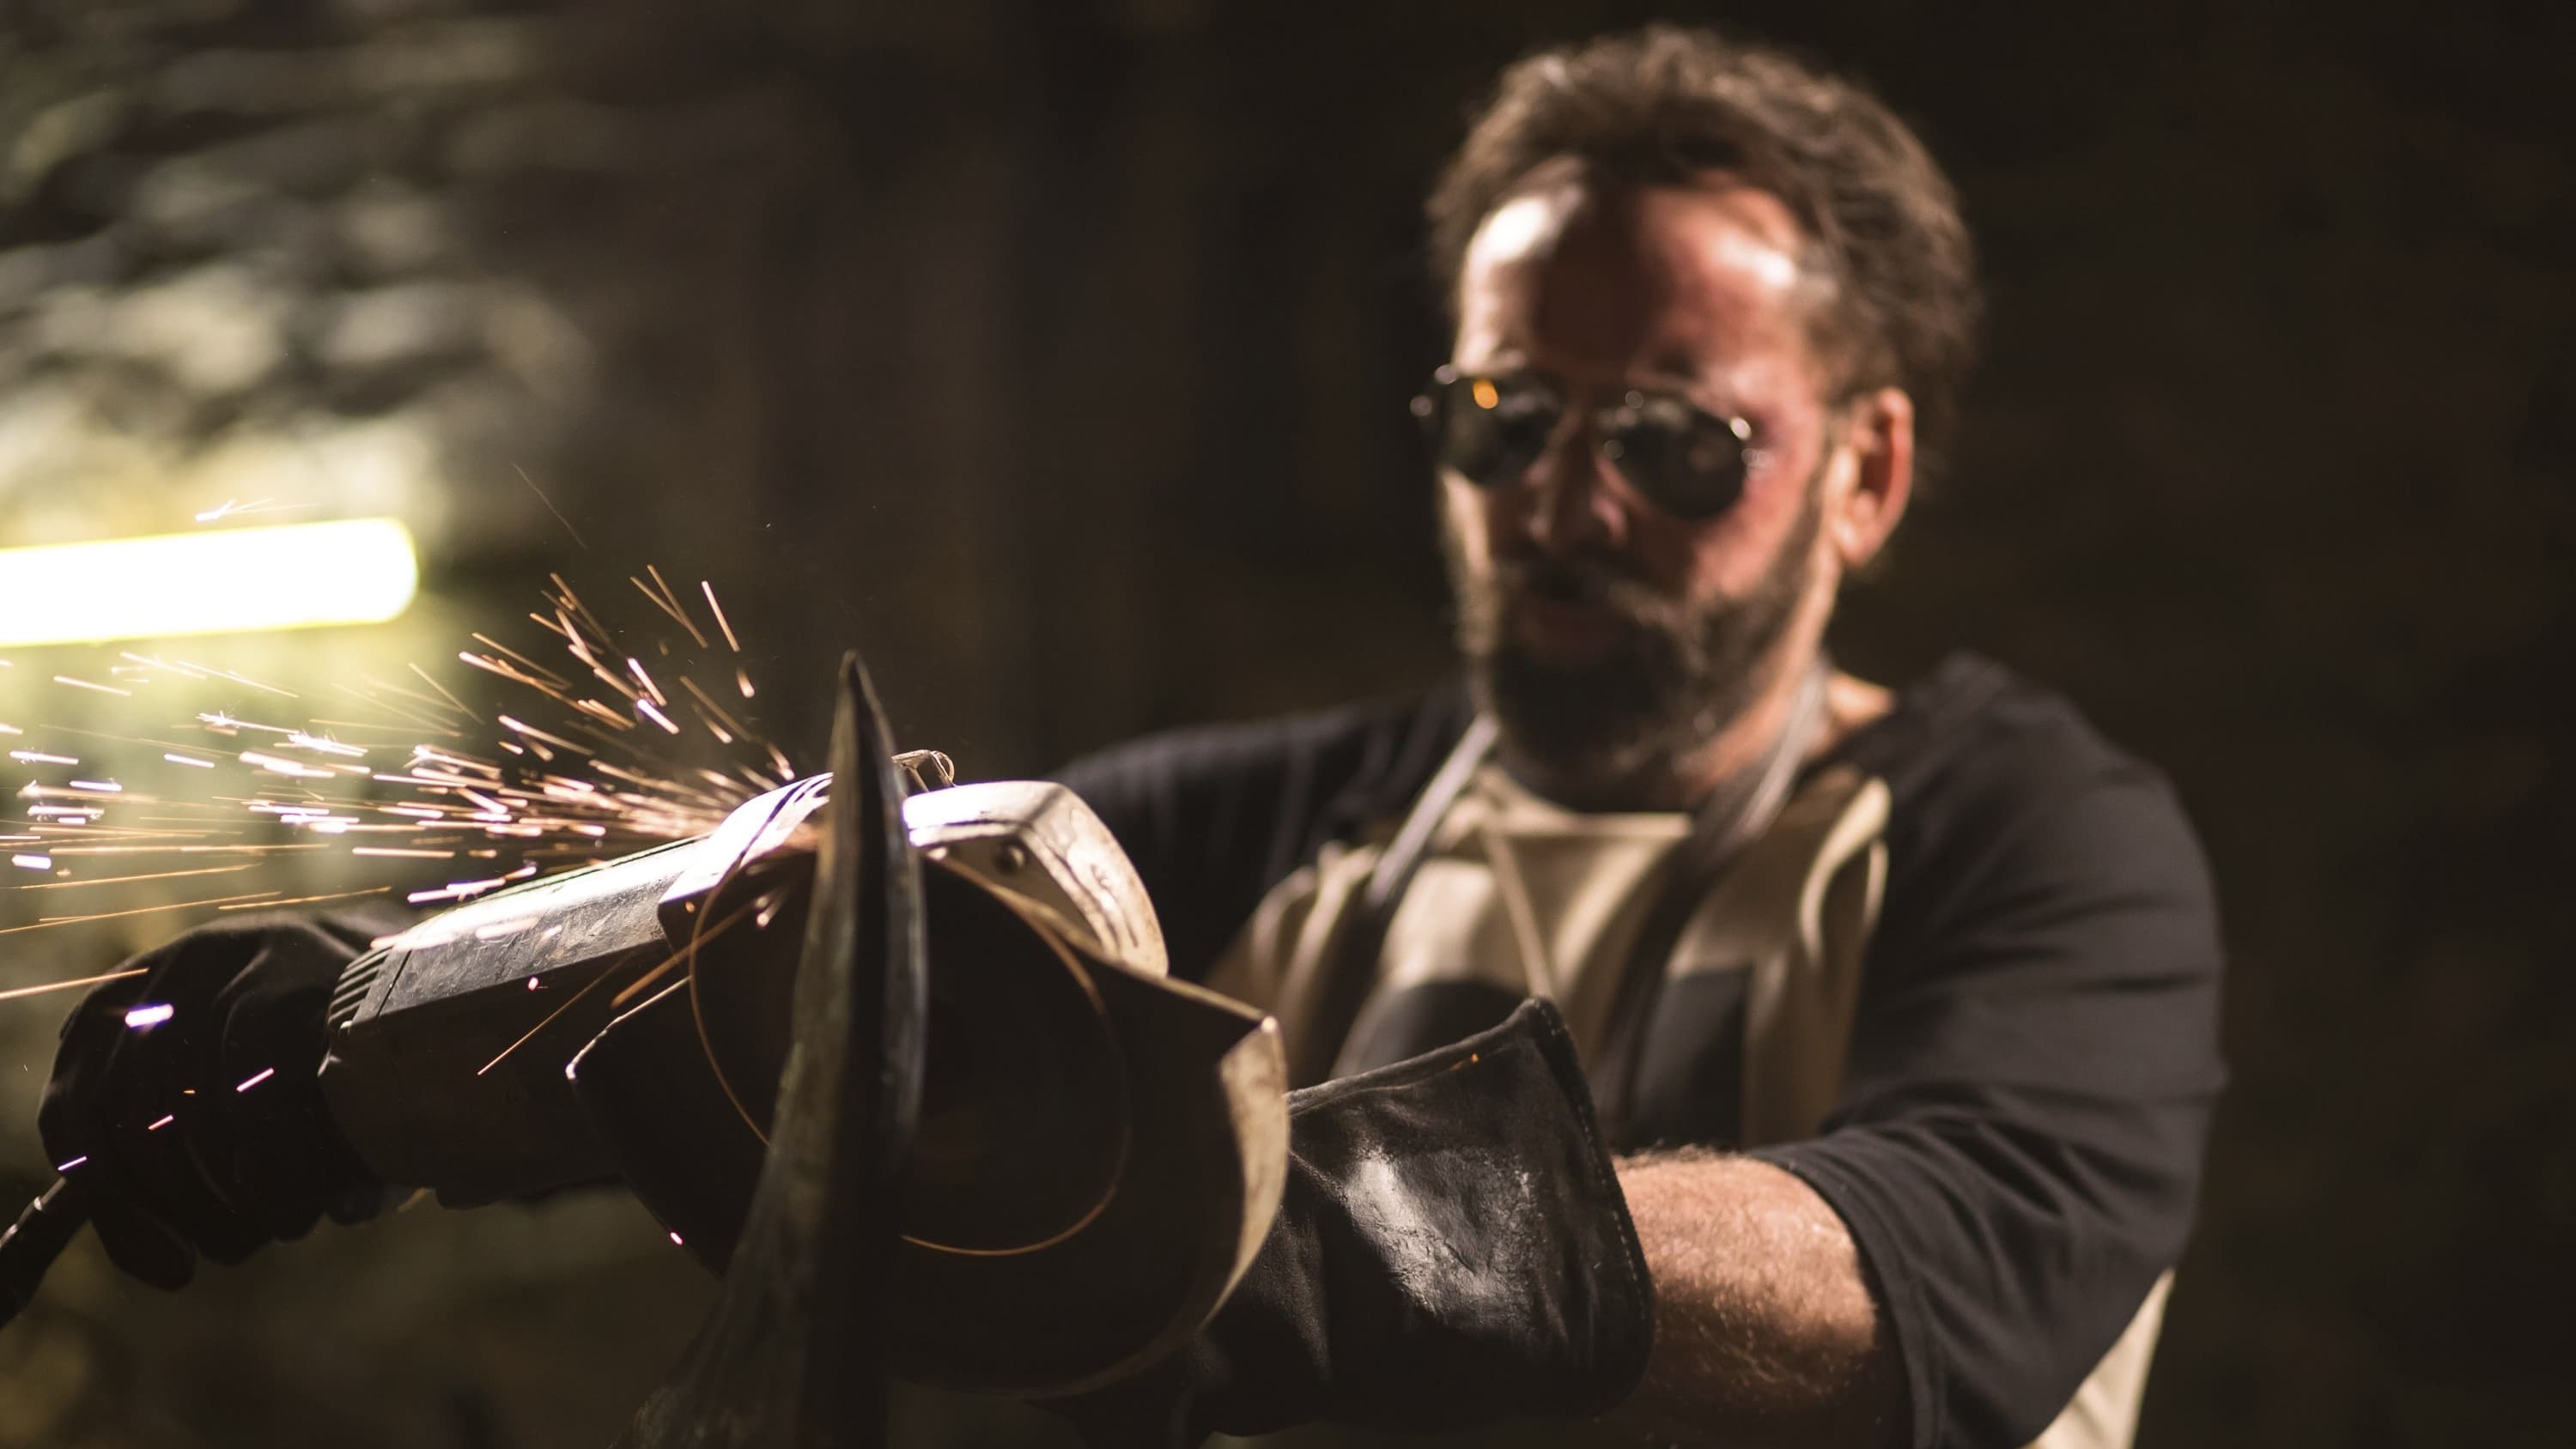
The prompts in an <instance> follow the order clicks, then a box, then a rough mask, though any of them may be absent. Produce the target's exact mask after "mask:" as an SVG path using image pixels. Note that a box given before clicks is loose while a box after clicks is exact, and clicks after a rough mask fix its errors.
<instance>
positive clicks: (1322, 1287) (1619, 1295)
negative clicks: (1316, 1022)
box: [1045, 1001, 1654, 1449]
mask: <svg viewBox="0 0 2576 1449" xmlns="http://www.w3.org/2000/svg"><path fill="white" fill-rule="evenodd" d="M1653 1320H1654V1294H1653V1290H1652V1287H1651V1285H1650V1283H1649V1281H1648V1278H1647V1275H1646V1262H1645V1256H1644V1254H1643V1252H1642V1251H1641V1250H1640V1249H1639V1248H1638V1246H1637V1234H1636V1229H1635V1226H1634V1225H1633V1224H1632V1223H1631V1222H1630V1221H1629V1218H1628V1206H1627V1200H1626V1198H1625V1197H1623V1196H1622V1195H1621V1193H1620V1191H1619V1183H1618V1179H1617V1178H1616V1177H1615V1176H1614V1175H1613V1172H1612V1169H1611V1165H1610V1158H1609V1155H1608V1154H1607V1153H1606V1152H1605V1151H1604V1150H1603V1148H1602V1146H1601V1142H1600V1139H1599V1137H1598V1135H1597V1133H1596V1132H1595V1129H1594V1124H1593V1117H1592V1099H1591V1094H1590V1092H1589V1091H1587V1090H1586V1088H1585V1086H1584V1082H1583V1075H1582V1071H1581V1068H1580V1067H1579V1065H1578V1064H1577V1062H1576V1060H1575V1055H1574V1046H1573V1043H1572V1042H1571V1041H1570V1040H1568V1038H1567V1037H1566V1034H1565V1025H1564V1021H1563V1019H1562V1018H1561V1017H1559V1016H1558V1015H1557V1013H1556V1009H1555V1008H1554V1007H1553V1006H1550V1005H1548V1004H1546V1003H1545V1002H1538V1001H1532V1002H1529V1003H1526V1004H1524V1005H1523V1006H1522V1007H1521V1008H1520V1009H1519V1010H1518V1011H1516V1012H1514V1013H1513V1015H1512V1017H1511V1018H1510V1019H1509V1020H1508V1021H1506V1022H1504V1023H1503V1024H1502V1025H1501V1026H1498V1027H1496V1028H1494V1029H1493V1030H1491V1031H1489V1032H1485V1033H1483V1034H1482V1035H1479V1036H1475V1037H1470V1038H1468V1039H1467V1040H1466V1041H1463V1042H1460V1043H1458V1044H1457V1045H1455V1046H1452V1047H1446V1048H1443V1049H1441V1050H1439V1051H1436V1052H1431V1053H1428V1054H1426V1055H1424V1056H1419V1057H1415V1058H1413V1059H1412V1060H1410V1061H1405V1062H1398V1063H1396V1064H1395V1065H1393V1066H1389V1067H1385V1068H1382V1069H1380V1070H1377V1071H1373V1072H1368V1073H1364V1074H1362V1075H1359V1076H1355V1077H1346V1078H1343V1079H1341V1080H1339V1081H1334V1082H1326V1083H1324V1084H1323V1085H1321V1086H1317V1087H1311V1088H1308V1089H1306V1090H1304V1091H1301V1092H1297V1093H1294V1094H1292V1095H1291V1096H1290V1097H1289V1163H1288V1187H1287V1195H1286V1197H1285V1199H1284V1200H1283V1201H1282V1202H1281V1204H1280V1211H1279V1217H1278V1220H1277V1221H1276V1222H1275V1223H1274V1224H1273V1225H1272V1227H1271V1230H1270V1236H1269V1238H1268V1239H1267V1240H1266V1241H1265V1242H1264V1243H1263V1244H1262V1248H1261V1252H1260V1254H1259V1255H1258V1256H1257V1257H1256V1258H1255V1259H1254V1260H1253V1264H1252V1267H1251V1268H1250V1269H1249V1270H1247V1271H1246V1273H1245V1275H1244V1278H1243V1281H1242V1282H1241V1283H1240V1284H1238V1285H1237V1286H1236V1288H1235V1290H1234V1293H1233V1295H1232V1296H1231V1297H1229V1298H1228V1299H1227V1300H1226V1303H1225V1306H1224V1307H1223V1308H1222V1309H1220V1310H1219V1311H1218V1313H1217V1316H1216V1318H1215V1319H1214V1321H1212V1322H1211V1323H1210V1324H1209V1325H1208V1326H1207V1327H1206V1328H1205V1329H1203V1330H1202V1331H1201V1332H1200V1333H1199V1334H1198V1336H1197V1337H1196V1338H1195V1339H1193V1340H1192V1341H1191V1342H1190V1343H1189V1344H1188V1345H1187V1346H1186V1347H1184V1348H1183V1349H1182V1350H1181V1351H1180V1353H1178V1354H1176V1355H1175V1356H1174V1357H1173V1358H1171V1359H1169V1360H1166V1361H1165V1362H1163V1363H1162V1364H1160V1365H1157V1366H1156V1367H1154V1368H1152V1369H1148V1370H1146V1371H1145V1372H1144V1373H1143V1374H1141V1375H1140V1376H1138V1377H1137V1378H1134V1379H1130V1380H1127V1381H1125V1382H1122V1383H1119V1384H1114V1385H1112V1386H1110V1387H1108V1388H1106V1389H1102V1390H1098V1391H1096V1392H1094V1393H1090V1394H1085V1395H1080V1396H1076V1397H1074V1398H1070V1399H1059V1400H1053V1401H1049V1402H1048V1403H1047V1404H1046V1405H1045V1407H1048V1408H1050V1409H1054V1410H1055V1411H1057V1412H1059V1413H1062V1414H1064V1415H1065V1416H1066V1417H1068V1418H1070V1419H1072V1420H1073V1421H1074V1423H1075V1425H1076V1426H1077V1427H1078V1428H1080V1429H1081V1430H1082V1432H1083V1434H1084V1437H1085V1438H1087V1439H1088V1440H1089V1441H1090V1442H1092V1443H1093V1444H1096V1445H1101V1446H1104V1449H1105V1446H1110V1445H1118V1446H1134V1445H1154V1446H1160V1445H1195V1444H1197V1443H1199V1442H1200V1441H1201V1440H1203V1439H1205V1438H1206V1437H1207V1436H1208V1435H1209V1434H1211V1433H1216V1432H1224V1433H1230V1434H1259V1433H1267V1432H1269V1431H1271V1430H1274V1429H1281V1428H1286V1427H1288V1426H1291V1425H1294V1424H1302V1423H1309V1422H1315V1421H1327V1420H1329V1421H1335V1422H1342V1423H1354V1424H1363V1425H1368V1426H1372V1427H1378V1428H1389V1429H1416V1430H1426V1431H1427V1430H1447V1429H1468V1428H1474V1427H1476V1426H1479V1425H1482V1424H1487V1423H1492V1422H1494V1421H1497V1420H1501V1419H1507V1418H1585V1417H1591V1416H1593V1415H1597V1414H1600V1413H1603V1412H1605V1411H1607V1410H1608V1409H1610V1408H1611V1407H1612V1406H1614V1405H1616V1404H1617V1403H1619V1402H1620V1401H1621V1400H1622V1399H1624V1398H1626V1397H1627V1396H1628V1394H1629V1393H1630V1392H1631V1391H1632V1390H1633V1389H1634V1388H1635V1387H1636V1385H1637V1381H1638V1379H1639V1378H1640V1377H1642V1376H1643V1375H1644V1373H1645V1366H1646V1353H1647V1349H1648V1348H1649V1346H1650V1345H1651V1342H1652V1332H1653Z"/></svg>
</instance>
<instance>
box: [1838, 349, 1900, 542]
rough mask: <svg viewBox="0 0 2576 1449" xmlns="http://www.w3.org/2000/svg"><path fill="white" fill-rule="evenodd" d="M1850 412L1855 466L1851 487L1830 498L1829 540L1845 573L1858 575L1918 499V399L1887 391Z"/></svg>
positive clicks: (1868, 396)
mask: <svg viewBox="0 0 2576 1449" xmlns="http://www.w3.org/2000/svg"><path fill="white" fill-rule="evenodd" d="M1850 408H1851V411H1850V412H1849V413H1848V414H1847V415H1846V416H1847V417H1848V418H1849V419H1850V421H1849V424H1848V427H1847V430H1846V431H1845V433H1844V435H1843V442H1844V446H1846V447H1848V448H1850V449H1851V450H1852V456H1853V460H1854V463H1855V466H1854V467H1853V469H1852V471H1851V472H1850V474H1849V475H1848V476H1849V477H1850V479H1851V482H1850V484H1849V485H1848V486H1847V487H1844V488H1842V489H1839V490H1837V491H1836V492H1835V494H1834V496H1833V497H1832V498H1830V499H1828V500H1827V511H1826V516H1825V538H1826V541H1827V542H1828V543H1829V544H1830V545H1831V547H1832V548H1833V550H1834V557H1835V559H1836V560H1837V561H1838V562H1840V563H1841V565H1842V568H1843V572H1845V573H1856V572H1858V571H1859V570H1861V569H1863V568H1866V567H1867V566H1868V565H1869V562H1870V561H1871V560H1872V559H1875V558H1877V557H1878V554H1879V550H1881V549H1882V548H1885V547H1886V546H1887V538H1888V535H1889V534H1892V533H1894V532H1895V531H1896V524H1897V520H1899V519H1901V518H1903V517H1904V516H1905V505H1906V503H1907V501H1908V500H1910V499H1911V498H1912V497H1913V496H1914V399H1913V398H1911V397H1908V396H1907V395H1906V393H1905V390H1904V389H1903V388H1898V387H1882V388H1880V389H1878V390H1877V391H1875V392H1869V393H1864V394H1862V395H1861V396H1859V397H1857V398H1854V399H1853V400H1852V402H1851V404H1850Z"/></svg>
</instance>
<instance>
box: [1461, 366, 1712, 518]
mask: <svg viewBox="0 0 2576 1449" xmlns="http://www.w3.org/2000/svg"><path fill="white" fill-rule="evenodd" d="M1566 406H1567V405H1566V400H1565V396H1564V394H1562V393H1560V392H1559V391H1557V389H1555V388H1554V387H1552V386H1550V385H1548V384H1547V383H1545V382H1542V381H1540V380H1538V379H1537V378H1534V377H1527V376H1488V375H1483V374H1478V373H1468V372H1460V371H1459V370H1458V369H1456V368H1454V367H1444V368H1441V369H1440V370H1439V371H1438V372H1435V373H1433V374H1431V385H1430V386H1429V387H1427V388H1424V389H1423V391H1422V395H1421V396H1420V397H1417V398H1415V399H1414V400H1413V415H1414V416H1415V417H1416V418H1419V419H1421V421H1422V429H1423V432H1424V434H1425V435H1426V436H1427V437H1428V438H1429V439H1430V441H1431V451H1432V457H1433V459H1434V461H1436V462H1437V463H1438V464H1439V466H1441V467H1443V468H1447V469H1449V470H1450V471H1452V472H1454V473H1456V474H1457V475H1458V476H1459V477H1461V478H1464V479H1466V480H1467V481H1468V482H1469V483H1472V484H1474V485H1475V486H1477V487H1479V488H1497V487H1500V486H1502V485H1503V484H1506V483H1509V482H1512V481H1513V480H1515V479H1518V478H1520V477H1521V476H1523V475H1524V474H1526V473H1528V472H1529V470H1530V468H1531V466H1532V465H1534V464H1536V463H1537V462H1538V460H1539V457H1540V455H1542V454H1544V453H1545V452H1546V451H1547V448H1548V443H1549V442H1550V440H1552V439H1554V438H1555V436H1556V430H1557V429H1558V428H1559V427H1560V426H1562V424H1563V422H1564V418H1565V414H1566ZM1590 422H1591V435H1592V447H1593V450H1594V451H1595V452H1596V453H1598V454H1599V455H1600V456H1601V458H1602V460H1603V461H1605V462H1607V463H1608V464H1609V465H1610V466H1611V467H1612V468H1613V469H1615V470H1616V471H1617V472H1618V474H1619V476H1620V477H1621V478H1624V479H1626V480H1627V482H1628V486H1630V487H1632V488H1634V489H1636V490H1637V492H1638V493H1639V494H1641V495H1643V496H1644V497H1645V499H1646V500H1647V501H1648V502H1650V503H1652V504H1654V505H1655V506H1656V507H1657V508H1660V509H1662V510H1664V511H1665V512H1666V513H1669V514H1671V515H1673V516H1674V517H1676V518H1685V519H1705V518H1715V517H1716V516H1717V515H1719V514H1721V513H1724V512H1725V511H1726V510H1727V509H1729V508H1731V507H1733V506H1734V504H1735V500H1736V499H1737V498H1739V497H1742V496H1743V493H1744V476H1745V474H1746V472H1747V471H1749V470H1750V468H1751V467H1752V465H1753V463H1754V462H1755V461H1756V460H1757V459H1758V458H1759V456H1760V454H1761V451H1762V450H1761V449H1759V448H1756V447H1754V446H1753V425H1752V424H1751V423H1748V422H1746V421H1745V420H1744V419H1742V418H1729V417H1720V416H1718V415H1717V414H1716V413H1712V412H1710V411H1709V410H1707V409H1706V408H1703V407H1701V406H1700V405H1698V404H1697V403H1694V402H1692V401H1691V400H1690V399H1688V398H1685V397H1682V396H1680V395H1679V394H1677V393H1668V392H1644V391H1637V390H1631V391H1629V392H1626V393H1624V394H1622V395H1621V396H1620V397H1619V398H1618V400H1617V401H1615V402H1611V403H1606V404H1604V405H1602V406H1600V407H1597V408H1594V409H1593V410H1592V413H1591V417H1590Z"/></svg>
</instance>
